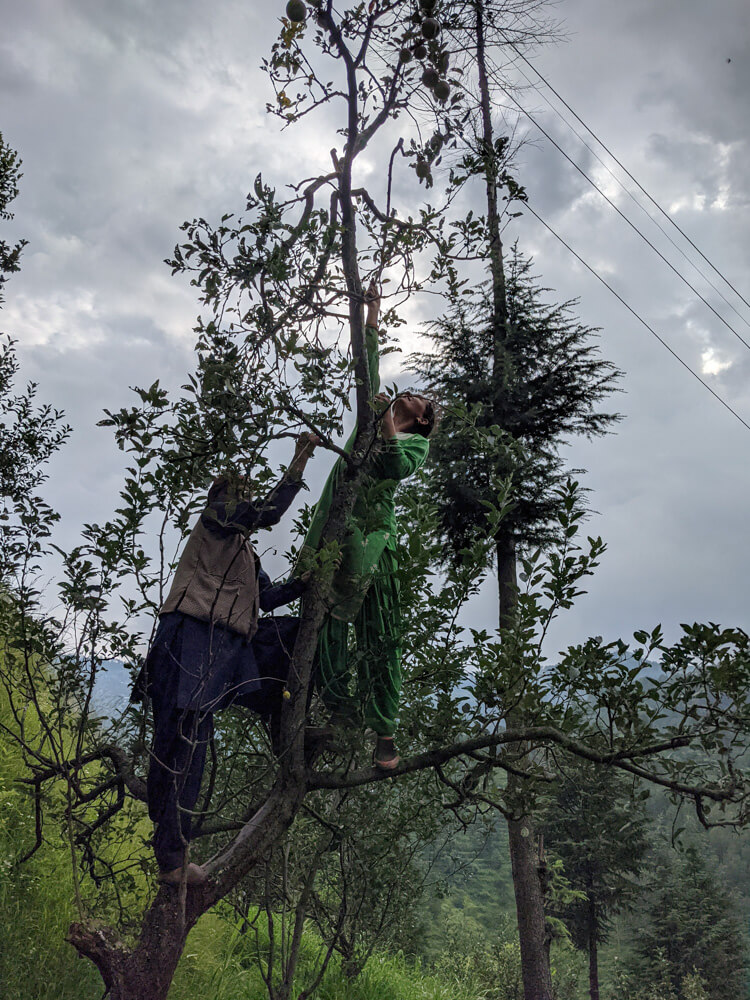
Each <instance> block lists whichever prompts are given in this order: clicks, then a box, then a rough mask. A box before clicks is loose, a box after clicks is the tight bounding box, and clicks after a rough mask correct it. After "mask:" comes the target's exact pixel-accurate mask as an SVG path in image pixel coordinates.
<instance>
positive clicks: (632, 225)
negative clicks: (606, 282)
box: [501, 87, 750, 350]
mask: <svg viewBox="0 0 750 1000" xmlns="http://www.w3.org/2000/svg"><path fill="white" fill-rule="evenodd" d="M501 89H502V90H503V92H504V93H505V95H506V97H508V98H510V100H511V101H513V103H514V104H515V106H516V107H517V108H518V110H519V111H520V112H521V113H522V114H524V115H526V117H527V118H528V119H529V121H530V122H531V123H532V125H534V126H535V127H536V128H537V129H539V131H540V132H541V133H542V135H543V136H544V137H545V138H546V139H548V140H549V142H551V143H552V145H553V146H554V147H555V149H557V150H558V152H560V153H562V155H563V156H564V157H565V159H566V160H567V161H568V163H570V164H571V165H572V166H573V167H575V169H576V170H577V171H578V173H579V174H580V175H581V176H582V177H584V178H585V179H586V180H587V181H588V182H589V184H590V185H591V186H592V187H593V188H595V189H596V190H597V191H598V192H599V194H600V195H601V196H602V198H604V200H605V201H606V202H607V204H608V205H609V206H610V207H611V208H613V209H614V210H615V212H617V214H618V215H619V216H620V218H621V219H623V220H624V221H625V222H627V224H628V225H629V226H630V228H631V229H632V230H634V231H635V232H636V233H637V234H638V235H639V236H640V237H641V239H642V240H643V241H644V242H645V243H647V244H648V246H650V247H651V249H652V250H653V251H654V253H655V254H656V255H657V256H658V257H660V258H661V260H663V261H664V263H665V264H666V265H667V267H668V268H669V269H670V270H671V271H674V273H675V274H676V275H677V277H678V278H679V279H680V280H681V281H683V282H684V283H685V284H686V285H687V286H688V288H689V289H690V290H691V291H692V292H693V294H694V295H697V296H698V298H699V299H700V300H701V302H703V304H704V305H705V306H707V308H708V309H710V310H711V312H712V313H713V314H714V316H716V318H717V319H718V320H720V321H721V322H722V323H723V324H724V326H725V327H726V328H727V329H728V330H730V331H731V332H732V333H733V334H734V336H735V337H736V338H737V339H738V340H739V341H740V342H741V343H742V344H744V346H745V347H746V348H747V349H748V350H750V344H749V343H748V342H747V341H746V340H745V338H744V337H743V336H742V335H741V334H739V333H737V331H736V330H735V329H734V327H733V326H732V324H731V323H729V321H728V320H726V319H725V318H724V317H723V316H722V315H721V313H720V312H718V311H717V310H716V309H715V308H714V306H712V305H711V303H710V302H709V301H708V299H706V298H705V297H704V296H703V295H701V293H700V292H699V291H698V289H697V288H696V287H695V286H694V285H692V284H691V283H690V282H689V281H688V279H687V278H686V277H685V275H684V274H682V273H681V272H680V271H678V270H677V268H676V267H675V266H674V264H673V263H672V262H671V261H670V260H668V259H667V258H666V257H665V256H664V254H663V253H662V252H661V250H659V248H658V247H656V246H654V244H653V243H652V242H651V240H650V239H649V238H648V237H647V236H644V234H643V233H642V232H641V231H640V229H639V228H638V226H636V224H635V223H634V222H632V221H631V220H630V219H629V218H628V217H627V215H625V213H624V212H623V211H622V210H621V209H620V208H618V207H617V205H615V203H614V202H613V201H612V199H611V198H610V197H609V195H607V194H605V192H604V191H602V189H601V188H600V187H599V185H598V184H597V183H596V181H595V180H593V178H591V177H589V175H588V174H587V173H586V171H585V170H584V169H583V167H579V165H578V164H577V163H576V162H575V160H574V159H573V158H572V157H571V156H569V155H568V154H567V153H566V152H565V150H564V149H563V148H562V146H561V145H560V144H559V143H558V142H557V141H556V140H555V139H553V138H552V136H551V135H550V134H549V132H547V131H546V129H544V128H542V126H541V125H540V124H539V122H538V121H537V120H536V119H535V118H534V116H533V115H532V114H531V112H529V111H527V110H526V109H525V108H524V107H522V106H521V104H519V102H518V101H517V100H516V99H515V97H513V95H512V94H510V93H509V92H508V91H507V90H506V89H505V88H504V87H502V88H501Z"/></svg>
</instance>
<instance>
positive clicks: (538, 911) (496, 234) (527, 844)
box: [474, 0, 552, 1000]
mask: <svg viewBox="0 0 750 1000" xmlns="http://www.w3.org/2000/svg"><path fill="white" fill-rule="evenodd" d="M474 9H475V15H476V20H475V25H476V42H477V72H478V77H479V99H480V110H481V120H482V153H483V158H484V165H485V168H484V169H485V189H486V195H487V228H488V232H489V255H488V256H489V266H490V274H491V277H492V324H493V330H494V352H493V353H494V359H493V361H494V363H493V374H494V376H495V384H496V385H500V384H501V382H502V376H503V371H502V369H503V358H504V345H505V341H506V340H507V337H508V307H507V301H506V291H505V269H504V263H503V244H502V240H501V237H500V213H499V208H498V197H497V185H498V177H499V173H500V171H499V169H498V167H499V164H498V152H497V150H496V149H495V135H494V130H493V127H492V101H491V95H490V89H489V82H488V78H487V64H486V57H485V38H484V0H476V5H475V8H474ZM496 422H497V423H500V420H497V421H496ZM497 579H498V590H499V605H500V607H499V624H500V628H508V627H510V626H511V625H512V623H513V618H514V615H515V609H516V600H517V583H516V550H515V542H514V539H513V537H512V536H511V535H505V536H502V537H500V538H499V539H498V544H497ZM508 694H509V697H510V700H511V703H512V699H513V691H512V689H511V691H509V692H508ZM506 722H507V724H508V725H517V724H518V725H520V724H522V723H523V722H524V719H523V717H522V715H521V714H520V713H518V712H516V711H515V710H514V709H511V710H510V711H509V712H508V714H507V716H506ZM519 787H520V779H518V778H517V777H515V776H513V775H509V779H508V791H509V793H510V797H511V798H513V797H514V795H513V791H514V788H519ZM508 844H509V849H510V859H511V870H512V873H513V889H514V892H515V897H516V912H517V916H518V932H519V940H520V947H521V970H522V976H523V989H524V997H525V1000H550V998H551V996H552V977H551V974H550V963H549V953H548V946H547V940H546V935H547V929H546V922H545V917H544V891H543V887H542V883H541V880H540V872H539V859H538V857H537V852H536V838H535V836H534V827H533V824H532V822H531V817H530V816H526V815H525V816H523V817H522V818H521V819H520V820H518V821H510V822H509V823H508Z"/></svg>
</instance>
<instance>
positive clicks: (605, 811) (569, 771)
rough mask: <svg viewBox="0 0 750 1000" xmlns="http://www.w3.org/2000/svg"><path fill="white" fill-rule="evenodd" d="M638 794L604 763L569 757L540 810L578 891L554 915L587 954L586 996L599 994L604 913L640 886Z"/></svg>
mask: <svg viewBox="0 0 750 1000" xmlns="http://www.w3.org/2000/svg"><path fill="white" fill-rule="evenodd" d="M640 794H641V793H640V792H639V791H638V790H635V791H634V789H633V783H632V781H628V780H627V779H626V778H624V777H623V776H622V775H620V774H617V773H616V772H614V771H612V770H611V769H607V768H601V767H595V766H592V765H591V764H589V763H588V762H585V761H580V762H575V761H570V762H569V764H566V767H565V775H564V777H563V779H562V780H561V781H560V783H559V784H558V785H557V786H556V789H555V794H554V795H553V796H552V799H551V802H550V803H549V805H548V807H547V809H546V810H545V815H544V819H543V822H542V824H541V829H542V831H543V833H544V838H545V843H546V845H547V847H548V849H549V850H550V851H551V852H552V853H554V855H555V856H556V857H558V858H560V859H561V860H562V862H563V865H564V872H565V877H566V878H567V879H568V880H569V882H570V884H571V887H572V888H573V889H575V890H578V891H579V892H581V893H582V894H583V898H581V899H576V900H571V901H570V902H568V903H567V904H566V905H564V906H563V907H562V908H561V909H560V912H559V913H558V914H557V915H558V916H560V917H561V918H562V920H563V921H564V923H565V925H566V927H567V928H568V930H569V931H570V935H571V937H572V939H573V943H574V944H575V946H576V947H577V948H580V949H581V950H582V951H586V952H587V953H588V956H589V995H590V997H591V1000H599V971H598V946H599V945H600V944H602V943H603V942H605V941H606V940H607V938H608V935H609V932H610V930H611V927H612V918H613V917H614V916H615V915H616V914H617V913H619V912H621V911H622V910H624V909H626V908H627V907H628V906H629V905H631V904H632V902H633V901H634V900H635V899H637V898H638V896H639V894H640V893H641V891H642V889H641V885H640V883H639V876H640V874H641V872H642V870H643V868H644V865H645V856H646V851H647V849H648V837H647V826H648V819H647V817H646V815H645V813H644V811H643V807H642V801H641V799H640V798H639V795H640Z"/></svg>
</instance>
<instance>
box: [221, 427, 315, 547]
mask: <svg viewBox="0 0 750 1000" xmlns="http://www.w3.org/2000/svg"><path fill="white" fill-rule="evenodd" d="M317 444H318V438H317V437H316V436H315V435H314V434H308V433H305V434H302V435H300V437H299V438H297V445H296V448H295V451H294V457H293V458H292V461H291V462H290V464H289V467H288V468H287V470H286V472H285V473H284V475H283V476H282V477H281V480H280V482H279V483H278V484H277V485H276V486H275V487H274V488H273V489H272V490H271V492H270V493H269V494H268V495H267V496H266V497H265V499H263V500H259V501H255V500H254V499H251V498H250V497H249V495H248V493H247V489H246V487H245V486H244V484H243V483H242V482H241V481H240V482H238V483H232V482H231V481H230V480H229V479H227V478H226V477H224V476H222V477H220V478H219V479H217V480H216V482H215V483H214V485H213V486H212V487H211V489H210V490H209V493H208V503H207V504H206V507H205V509H204V510H203V513H202V514H201V521H202V522H203V524H204V526H205V527H206V528H208V530H209V531H212V532H214V533H215V534H219V535H229V534H235V533H241V534H244V535H246V534H248V532H250V531H253V530H255V529H258V528H268V527H270V526H271V525H273V524H278V522H279V521H280V519H281V518H282V516H283V515H284V514H285V512H286V511H287V509H288V508H289V506H290V504H291V503H292V501H293V500H294V498H295V497H296V495H297V493H298V492H299V490H300V487H301V486H302V474H303V472H304V470H305V466H306V465H307V462H308V460H309V458H310V456H311V455H312V453H313V452H314V451H315V447H316V445H317Z"/></svg>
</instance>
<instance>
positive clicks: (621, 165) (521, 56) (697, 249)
mask: <svg viewBox="0 0 750 1000" xmlns="http://www.w3.org/2000/svg"><path fill="white" fill-rule="evenodd" d="M505 41H506V44H507V45H508V46H509V48H511V49H513V51H514V52H515V53H516V55H517V56H518V58H519V59H522V60H523V62H525V63H526V65H527V66H528V67H529V68H530V69H531V70H533V72H534V73H536V75H537V76H538V77H539V79H540V80H541V81H542V83H543V84H544V85H545V87H547V88H548V89H549V90H551V91H552V93H553V94H554V95H555V97H556V98H557V99H558V100H559V101H560V102H561V103H562V104H563V105H564V106H565V107H566V108H567V109H568V111H569V112H570V113H571V114H572V115H573V117H574V118H575V119H576V121H577V122H579V123H580V124H581V125H582V126H583V127H584V128H585V129H586V131H587V132H588V133H589V134H590V135H592V136H593V137H594V139H596V141H597V142H598V143H599V145H600V146H601V147H602V149H603V150H604V151H605V152H606V153H607V155H608V156H611V157H612V159H613V160H614V162H615V163H616V164H617V166H618V167H619V168H620V170H622V171H623V173H625V174H626V176H627V177H629V178H630V180H631V181H632V182H633V183H634V184H635V186H636V187H637V188H638V189H639V191H641V192H642V193H643V194H644V195H645V196H646V197H647V198H648V200H649V201H650V202H651V204H652V205H653V206H654V208H656V209H657V210H658V211H659V212H660V213H661V214H662V215H663V216H664V218H665V219H666V220H667V221H668V222H669V223H671V225H673V226H674V227H675V229H676V230H677V232H678V233H679V234H680V236H682V238H683V239H685V240H687V242H688V243H689V244H690V246H691V247H692V248H693V250H695V252H696V253H697V254H699V255H700V257H701V258H702V259H703V260H704V261H705V262H706V263H707V264H708V266H709V267H710V268H711V269H712V270H713V271H714V272H715V273H716V274H718V276H719V277H720V278H721V280H722V281H724V282H726V284H727V285H728V286H729V287H730V288H731V289H732V291H733V292H734V293H735V295H737V296H738V298H740V299H741V300H742V302H744V304H745V305H746V306H747V307H748V308H750V302H748V300H747V299H746V298H745V296H744V295H743V294H742V292H740V291H739V290H738V289H737V288H735V287H734V285H733V284H732V282H731V281H730V280H729V278H727V277H726V275H724V274H723V273H722V272H721V271H720V270H719V268H718V267H716V265H715V264H713V263H712V262H711V261H710V260H709V259H708V257H707V256H706V255H705V254H704V253H703V251H702V250H701V249H700V247H698V246H696V244H695V243H694V242H693V241H692V240H691V238H690V237H689V236H688V234H687V233H686V232H685V231H684V230H683V229H682V228H681V227H680V225H679V224H678V223H677V222H675V220H674V219H673V218H672V216H671V215H669V213H668V212H665V210H664V209H663V208H662V207H661V205H660V204H659V202H658V201H657V200H656V199H655V198H653V197H652V196H651V195H650V194H649V192H648V191H647V190H646V189H645V188H644V186H643V185H642V184H641V183H640V181H638V180H637V178H635V177H634V176H633V175H632V174H631V173H630V171H629V170H628V168H627V167H626V166H625V165H624V163H622V162H621V161H620V160H619V159H618V158H617V157H616V156H615V154H614V153H613V152H612V150H611V149H609V147H608V146H607V145H606V144H605V143H604V142H602V140H601V139H600V138H599V136H598V135H597V134H596V132H594V130H593V129H592V128H589V126H588V125H587V124H586V122H585V121H584V120H583V119H582V118H581V117H580V115H578V114H577V113H576V112H575V111H574V110H573V108H572V107H571V106H570V105H569V104H568V102H567V101H566V100H565V98H564V97H563V96H562V95H561V94H560V93H558V91H557V90H555V88H554V87H553V86H552V84H551V83H550V82H549V80H547V79H545V77H544V76H543V75H542V74H541V73H540V71H539V70H538V69H537V68H536V66H534V64H533V63H532V62H530V61H529V60H528V59H527V58H526V56H525V55H524V54H523V53H522V52H520V51H519V50H518V49H517V48H516V46H515V45H514V44H513V43H512V42H510V41H508V39H507V38H506V39H505ZM527 79H528V77H527ZM529 82H531V81H529ZM561 117H562V116H561ZM563 120H564V119H563ZM566 124H567V123H566ZM568 127H569V128H572V126H570V125H568ZM576 134H577V133H576ZM579 138H580V137H579ZM581 141H583V140H581ZM586 145H587V147H588V144H586ZM588 148H590V147H588ZM592 152H593V150H592ZM594 155H595V156H596V154H594ZM597 159H599V157H597ZM599 162H601V160H600V161H599ZM605 166H606V164H605ZM613 176H614V175H613ZM736 311H737V310H735V312H736ZM738 315H739V314H738Z"/></svg>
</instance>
